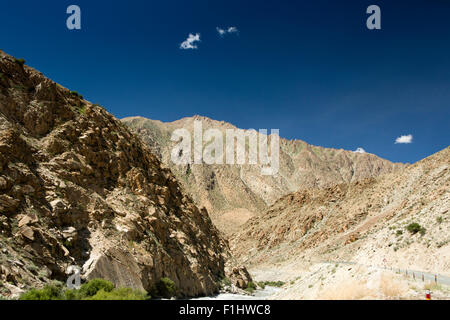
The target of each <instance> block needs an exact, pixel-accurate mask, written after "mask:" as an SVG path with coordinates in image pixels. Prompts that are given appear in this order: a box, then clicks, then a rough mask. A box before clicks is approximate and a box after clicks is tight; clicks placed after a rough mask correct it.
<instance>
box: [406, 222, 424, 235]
mask: <svg viewBox="0 0 450 320" xmlns="http://www.w3.org/2000/svg"><path fill="white" fill-rule="evenodd" d="M406 230H408V231H409V232H410V233H412V234H416V233H418V232H420V234H421V235H424V234H425V232H426V229H425V228H424V227H422V226H421V225H420V224H418V223H416V222H413V223H410V224H409V225H408V226H407V227H406Z"/></svg>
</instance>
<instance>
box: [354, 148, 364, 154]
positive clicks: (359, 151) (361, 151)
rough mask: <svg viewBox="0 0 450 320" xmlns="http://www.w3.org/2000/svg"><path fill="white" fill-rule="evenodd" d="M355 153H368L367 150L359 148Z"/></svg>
mask: <svg viewBox="0 0 450 320" xmlns="http://www.w3.org/2000/svg"><path fill="white" fill-rule="evenodd" d="M353 152H357V153H366V150H364V149H363V148H361V147H359V148H357V149H356V150H355V151H353Z"/></svg>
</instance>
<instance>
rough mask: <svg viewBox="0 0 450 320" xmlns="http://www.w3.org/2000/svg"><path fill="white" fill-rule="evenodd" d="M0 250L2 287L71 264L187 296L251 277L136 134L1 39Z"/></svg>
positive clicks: (56, 273)
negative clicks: (21, 59) (19, 58)
mask: <svg viewBox="0 0 450 320" xmlns="http://www.w3.org/2000/svg"><path fill="white" fill-rule="evenodd" d="M0 261H1V265H2V269H1V270H0V271H1V272H0V279H1V280H2V281H3V282H7V283H8V286H6V285H5V286H3V288H2V290H4V291H5V292H3V293H4V294H9V293H11V292H12V290H10V289H8V288H11V286H13V287H14V288H18V289H23V288H25V287H29V286H36V285H40V284H43V283H45V282H47V281H48V280H49V279H59V280H63V281H65V280H66V278H67V275H66V274H65V273H66V270H67V268H68V267H69V266H70V265H78V266H80V267H82V268H83V276H84V277H86V278H93V277H101V278H106V279H109V280H111V281H113V282H115V283H116V284H117V285H123V286H131V287H134V288H138V289H145V290H150V289H152V287H153V286H154V285H155V283H156V282H157V281H159V280H160V279H161V278H162V277H169V278H171V279H172V280H173V281H174V282H175V284H176V285H177V287H178V288H179V295H187V296H195V295H204V294H211V293H213V292H216V291H217V290H218V288H219V285H218V282H219V280H220V278H221V277H223V276H224V275H226V276H229V277H230V278H231V279H233V281H235V282H237V281H238V280H239V281H240V282H242V281H244V282H248V281H249V279H250V277H249V275H248V273H246V270H245V268H244V269H242V268H241V272H238V273H234V272H233V269H234V268H239V267H237V266H236V265H235V264H234V262H233V260H232V258H231V255H230V253H229V247H228V243H227V242H226V241H225V240H224V239H223V238H222V237H221V236H220V234H219V232H218V231H217V229H216V228H215V227H214V226H213V225H212V223H211V220H210V218H209V216H208V212H207V211H206V209H199V208H198V207H197V206H195V205H194V203H193V201H192V200H191V199H190V197H189V196H186V195H185V194H184V193H183V192H182V191H181V189H180V186H179V184H178V181H177V180H176V179H175V177H174V176H173V175H172V173H171V171H170V170H169V169H167V168H164V167H163V166H162V165H161V163H160V161H159V160H158V159H157V158H156V157H155V156H153V155H152V153H151V152H150V150H149V149H148V148H147V147H146V146H145V145H144V144H143V143H142V142H141V140H140V139H139V138H137V137H136V136H135V135H133V134H132V133H131V132H130V131H129V130H128V129H126V127H125V126H124V125H123V124H122V123H121V122H119V121H118V120H116V119H115V118H114V117H113V116H112V115H110V114H108V113H107V112H106V111H105V110H104V109H103V108H101V107H100V106H97V105H92V104H91V103H89V102H88V101H85V100H83V99H82V98H81V97H80V96H78V95H77V94H74V93H71V92H70V91H69V90H68V89H65V88H63V87H61V86H59V85H58V84H56V83H54V82H52V81H51V80H49V79H47V78H45V77H44V76H43V75H42V74H41V73H39V72H37V71H35V70H34V69H31V68H29V67H27V66H22V65H21V64H20V63H17V62H16V61H15V59H14V58H12V57H10V56H8V55H6V54H5V53H3V52H1V51H0ZM10 261H19V262H20V265H18V264H14V263H12V262H10ZM242 270H245V272H244V271H242ZM0 286H2V285H0Z"/></svg>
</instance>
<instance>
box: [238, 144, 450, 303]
mask: <svg viewBox="0 0 450 320" xmlns="http://www.w3.org/2000/svg"><path fill="white" fill-rule="evenodd" d="M449 210H450V147H448V148H446V149H444V150H442V151H441V152H438V153H436V154H434V155H432V156H430V157H428V158H426V159H424V160H422V161H419V162H417V163H415V164H414V165H411V166H409V167H407V168H405V169H404V170H402V171H399V172H394V173H391V174H388V175H384V176H380V177H378V178H370V179H365V180H362V181H358V182H353V183H350V184H339V185H335V186H333V187H328V188H312V189H306V190H300V191H298V192H295V193H292V194H289V195H286V196H284V197H283V198H282V199H280V200H278V201H277V202H276V203H275V204H274V205H273V206H271V207H270V208H269V209H268V210H267V211H266V212H264V213H261V214H260V215H258V216H256V217H254V218H252V219H251V220H249V221H248V222H247V223H246V224H245V225H244V227H243V231H241V232H240V233H239V234H237V235H235V236H234V237H233V238H232V240H231V244H232V250H234V252H235V253H236V254H237V255H238V256H239V257H240V259H241V261H243V262H245V263H247V264H249V265H250V267H251V270H252V271H253V272H254V274H255V275H257V276H256V278H258V277H259V278H264V277H266V276H269V277H282V278H283V279H284V280H293V281H294V282H295V283H298V285H297V286H294V287H293V288H294V289H293V290H294V291H295V290H297V292H300V291H301V290H300V288H303V287H302V285H301V284H302V283H303V284H304V283H307V280H306V279H304V280H298V279H297V277H298V276H299V275H300V274H310V275H312V274H313V273H315V274H319V276H320V274H321V273H320V271H319V269H320V268H319V267H317V266H318V265H319V264H320V263H323V262H354V263H357V264H359V265H364V266H383V267H386V268H402V269H410V270H421V271H427V272H430V273H439V274H442V275H447V276H448V275H450V273H449V270H450V213H449ZM311 268H312V269H311ZM316 269H317V270H316ZM322 269H323V268H322ZM351 269H352V268H351V267H350V268H349V269H348V270H351ZM273 270H277V272H274V271H273ZM308 270H309V271H308ZM312 270H316V271H315V272H312ZM330 270H331V269H330ZM330 270H328V272H329V271H330ZM345 270H347V269H345ZM307 271H308V272H309V273H308V272H307ZM352 272H353V271H352ZM319 276H317V277H319ZM328 276H330V274H328ZM347 276H348V277H350V275H349V274H348V273H347ZM366 276H367V274H366ZM320 277H321V276H320ZM333 277H334V275H333ZM308 278H311V277H309V276H308ZM311 279H312V278H311ZM322 280H323V279H322ZM304 281H306V282H304ZM318 281H319V280H318ZM319 282H320V281H319ZM311 285H312V284H311ZM303 289H305V288H303ZM306 289H307V287H306ZM299 290H300V291H299ZM294 291H292V292H291V293H292V294H293V296H295V294H294ZM292 294H291V296H290V297H291V298H292V297H293V296H292ZM305 295H307V293H306V292H305ZM303 297H304V296H303ZM297 298H299V296H297ZM316 298H317V297H316Z"/></svg>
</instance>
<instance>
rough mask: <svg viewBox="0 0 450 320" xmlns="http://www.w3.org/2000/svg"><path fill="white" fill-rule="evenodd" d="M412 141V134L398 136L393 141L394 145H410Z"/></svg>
mask: <svg viewBox="0 0 450 320" xmlns="http://www.w3.org/2000/svg"><path fill="white" fill-rule="evenodd" d="M412 141H413V136H412V134H408V135H405V136H400V137H398V138H397V139H395V144H397V143H412Z"/></svg>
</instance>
